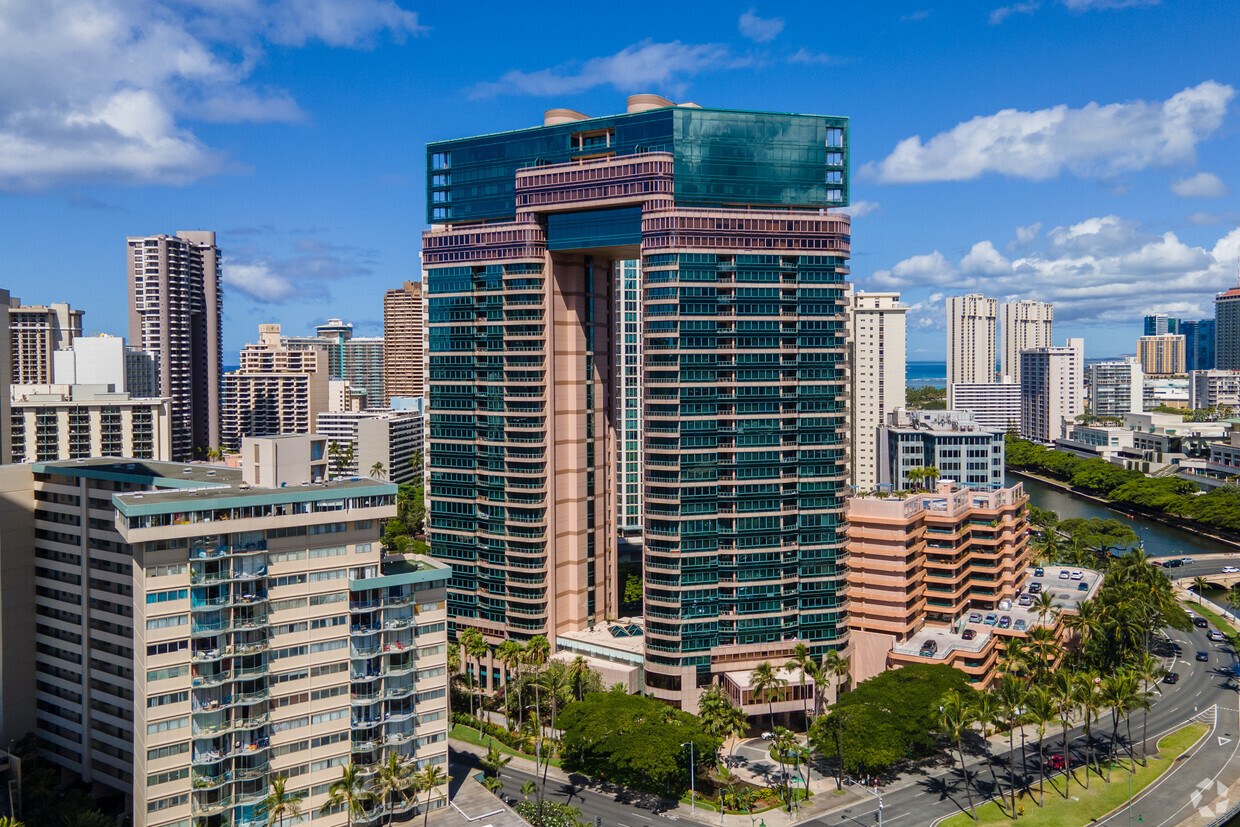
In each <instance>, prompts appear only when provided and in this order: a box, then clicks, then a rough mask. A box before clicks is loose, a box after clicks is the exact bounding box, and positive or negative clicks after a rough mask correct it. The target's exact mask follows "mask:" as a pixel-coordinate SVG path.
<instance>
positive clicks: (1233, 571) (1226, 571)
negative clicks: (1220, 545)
mask: <svg viewBox="0 0 1240 827" xmlns="http://www.w3.org/2000/svg"><path fill="white" fill-rule="evenodd" d="M1223 574H1240V569H1238V568H1236V567H1235V566H1223Z"/></svg>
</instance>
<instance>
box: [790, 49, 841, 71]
mask: <svg viewBox="0 0 1240 827" xmlns="http://www.w3.org/2000/svg"><path fill="white" fill-rule="evenodd" d="M788 62H789V63H801V64H804V65H806V66H810V65H814V64H821V65H826V64H828V63H837V62H838V61H837V59H836V58H834V57H832V56H831V55H829V54H826V53H825V52H811V51H810V50H809V49H806V48H805V47H804V46H802V47H801V48H799V49H797V50H796V51H795V52H793V53H792V54H791V55H790V56H789V57H788Z"/></svg>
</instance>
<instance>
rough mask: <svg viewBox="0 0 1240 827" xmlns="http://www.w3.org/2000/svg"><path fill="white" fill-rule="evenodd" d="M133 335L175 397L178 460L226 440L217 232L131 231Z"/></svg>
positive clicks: (165, 391) (163, 387)
mask: <svg viewBox="0 0 1240 827" xmlns="http://www.w3.org/2000/svg"><path fill="white" fill-rule="evenodd" d="M128 261H129V341H130V343H131V344H133V345H136V346H137V347H140V348H142V349H143V350H146V351H149V352H151V353H154V354H155V358H156V361H157V365H158V371H159V389H158V394H159V395H160V396H168V397H171V398H172V459H173V460H174V461H183V460H188V459H191V458H192V457H193V456H194V453H195V451H203V450H206V449H208V448H216V447H218V446H219V442H220V376H221V374H222V373H223V341H222V329H221V327H220V316H221V308H222V305H223V296H224V291H223V285H222V284H221V283H220V266H219V261H220V250H219V248H218V247H216V246H215V233H213V232H198V231H192V232H185V231H183V232H178V233H177V234H176V235H175V236H169V235H153V236H138V237H130V238H129V249H128Z"/></svg>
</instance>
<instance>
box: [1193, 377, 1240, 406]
mask: <svg viewBox="0 0 1240 827" xmlns="http://www.w3.org/2000/svg"><path fill="white" fill-rule="evenodd" d="M1188 407H1190V408H1192V409H1194V410H1196V409H1197V408H1210V407H1227V408H1231V409H1232V410H1233V411H1235V410H1237V409H1240V370H1195V371H1193V372H1192V374H1190V375H1189V381H1188Z"/></svg>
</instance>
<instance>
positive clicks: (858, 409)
mask: <svg viewBox="0 0 1240 827" xmlns="http://www.w3.org/2000/svg"><path fill="white" fill-rule="evenodd" d="M907 313H908V308H907V307H906V306H904V305H902V304H900V294H899V293H863V292H859V293H850V294H849V300H848V334H849V360H850V362H851V364H850V368H851V374H852V442H853V444H852V480H851V482H852V486H853V488H854V489H855V490H857V491H869V490H871V489H873V488H874V487H875V486H876V485H878V478H879V471H878V454H879V451H878V436H879V429H880V428H881V427H882V426H883V424H884V423H885V422H886V421H887V416H888V415H889V414H891V413H892V412H894V411H895V410H896V409H897V408H901V407H903V406H904V395H905V315H906V314H907Z"/></svg>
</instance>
